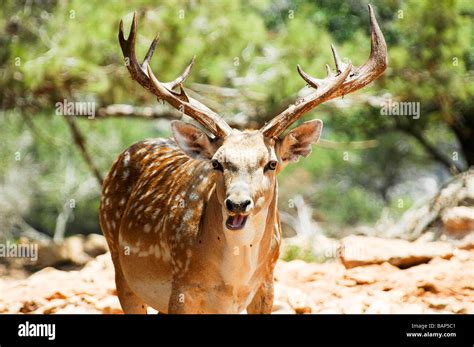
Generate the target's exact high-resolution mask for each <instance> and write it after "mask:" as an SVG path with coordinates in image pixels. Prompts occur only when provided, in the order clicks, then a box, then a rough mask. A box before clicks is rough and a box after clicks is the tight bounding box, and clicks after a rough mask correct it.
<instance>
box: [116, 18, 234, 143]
mask: <svg viewBox="0 0 474 347" xmlns="http://www.w3.org/2000/svg"><path fill="white" fill-rule="evenodd" d="M136 33H137V13H136V12H134V14H133V21H132V26H131V29H130V34H129V36H128V38H127V39H125V36H124V31H123V21H120V26H119V35H118V38H119V42H120V47H121V48H122V52H123V55H124V57H125V62H126V66H127V69H128V71H129V72H130V75H131V77H132V78H133V79H134V80H136V81H137V82H138V83H139V84H140V85H141V86H142V87H144V88H146V89H147V90H149V91H150V92H151V93H153V94H154V95H156V97H157V98H158V99H159V100H163V101H166V102H168V103H169V104H170V105H172V106H173V107H174V108H176V109H178V110H179V111H181V112H183V113H184V114H186V115H188V116H190V117H191V118H194V119H195V120H196V121H197V122H198V123H200V124H201V125H202V126H204V127H205V128H206V129H207V130H209V131H210V132H211V133H212V134H214V135H216V136H219V137H223V136H227V135H228V134H230V133H231V132H232V128H231V127H230V126H229V125H228V124H227V123H226V122H225V121H224V120H223V119H222V118H220V117H219V116H218V115H217V114H216V113H215V112H213V111H212V110H211V109H209V108H208V107H207V106H205V105H203V104H202V103H200V102H199V101H197V100H196V99H193V98H191V97H189V96H188V95H187V94H186V92H185V90H184V87H183V82H184V81H185V80H186V78H187V77H188V76H189V74H190V72H191V69H192V67H193V65H194V62H195V58H196V57H193V59H191V62H190V63H189V64H188V66H187V67H186V69H184V71H183V73H182V74H181V75H179V76H178V77H177V78H176V79H174V80H173V81H171V82H160V81H159V80H158V79H157V78H156V76H155V75H154V74H153V72H152V70H151V67H150V60H151V58H152V56H153V53H154V52H155V48H156V46H157V44H158V42H159V38H160V37H159V35H156V37H155V38H154V39H153V41H152V43H151V45H150V48H149V49H148V51H147V53H146V55H145V59H144V60H143V63H142V64H139V63H138V61H137V57H136V55H135V40H136ZM176 87H179V89H180V91H179V93H178V92H176V91H174V89H175V88H176Z"/></svg>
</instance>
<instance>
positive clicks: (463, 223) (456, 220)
mask: <svg viewBox="0 0 474 347" xmlns="http://www.w3.org/2000/svg"><path fill="white" fill-rule="evenodd" d="M441 220H442V221H443V225H444V229H445V233H447V234H449V235H453V236H457V235H464V234H466V233H469V232H472V231H474V208H473V207H467V206H457V207H452V208H448V209H446V210H445V211H444V212H443V215H442V217H441Z"/></svg>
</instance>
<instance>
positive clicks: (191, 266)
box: [100, 5, 387, 313]
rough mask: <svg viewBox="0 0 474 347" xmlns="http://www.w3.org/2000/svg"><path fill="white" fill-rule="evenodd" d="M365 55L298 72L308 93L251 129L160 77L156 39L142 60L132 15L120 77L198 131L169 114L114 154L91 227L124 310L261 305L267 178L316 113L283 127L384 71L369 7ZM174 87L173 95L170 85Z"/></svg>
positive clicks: (273, 208) (267, 301) (267, 252)
mask: <svg viewBox="0 0 474 347" xmlns="http://www.w3.org/2000/svg"><path fill="white" fill-rule="evenodd" d="M369 17H370V24H371V53H370V57H369V59H368V61H367V62H366V63H365V64H364V65H362V66H360V67H355V66H352V64H351V63H350V62H348V63H345V62H343V61H342V60H341V59H340V58H339V56H338V54H337V52H336V50H335V48H334V47H333V46H332V47H331V48H332V52H333V56H334V60H335V65H336V71H335V73H333V72H332V71H331V69H330V68H329V66H327V65H326V67H327V74H328V75H327V77H326V78H325V79H316V78H313V77H311V76H309V75H308V74H306V73H305V72H304V71H303V70H302V69H301V67H300V66H298V69H297V70H298V72H299V74H300V75H301V77H302V78H303V79H304V81H305V82H306V83H307V84H308V85H309V86H310V87H312V88H314V89H315V90H314V91H313V92H312V93H311V94H309V95H307V96H305V97H304V98H301V99H299V100H298V101H297V102H296V103H294V104H293V105H291V106H289V107H288V108H287V109H286V110H284V111H283V112H282V113H280V114H279V115H278V116H276V117H275V118H273V119H272V120H271V121H270V122H268V123H267V124H265V125H264V126H263V127H262V128H261V129H259V130H245V131H239V130H237V129H232V128H231V127H230V126H229V125H228V124H227V123H226V122H225V121H224V120H223V119H222V118H220V117H219V116H218V115H217V114H216V113H214V112H213V111H211V110H210V109H209V108H207V107H206V106H204V105H203V104H201V103H200V102H198V101H197V100H196V99H193V98H191V97H190V96H188V95H187V93H186V92H185V90H184V88H183V85H182V83H183V82H184V80H185V79H186V77H187V76H188V74H189V72H190V70H191V67H192V66H193V63H194V58H193V59H192V61H191V62H190V64H189V65H188V67H187V68H186V69H185V71H184V72H183V74H182V75H181V76H179V77H178V78H176V79H175V80H174V81H171V82H167V83H164V82H161V81H159V80H158V79H157V78H156V77H155V75H154V74H153V72H152V70H151V68H150V59H151V57H152V55H153V52H154V50H155V47H156V45H157V43H158V39H159V37H158V36H157V37H156V38H155V39H154V40H153V42H152V44H151V46H150V48H149V50H148V52H147V54H146V56H145V60H144V62H143V63H142V64H139V63H138V61H137V58H136V56H135V39H136V33H137V17H136V14H135V15H134V17H133V23H132V26H131V31H130V35H129V37H128V39H125V38H124V34H123V23H122V22H120V28H119V41H120V46H121V48H122V52H123V54H124V57H125V62H126V66H127V68H128V70H129V72H130V74H131V77H132V78H133V79H134V80H136V81H137V82H138V83H139V84H140V85H141V86H143V87H144V88H145V89H147V90H148V91H150V92H151V93H153V94H154V95H155V96H156V97H157V98H158V99H159V100H163V101H166V102H168V103H169V104H170V105H171V106H173V107H174V108H176V109H179V110H180V111H181V112H182V113H184V114H186V115H188V116H190V117H192V118H194V119H195V120H196V121H197V122H198V123H200V125H201V126H202V127H204V129H205V130H207V132H209V133H210V135H208V134H207V133H206V132H204V131H203V130H201V129H199V128H198V127H196V126H194V125H191V124H188V123H184V122H182V121H173V122H172V123H171V128H172V133H173V135H174V136H173V138H172V139H151V140H146V141H142V142H139V143H136V144H134V145H132V146H131V147H130V148H128V149H127V150H125V151H124V152H123V153H122V154H120V156H119V157H118V158H117V160H116V161H115V163H114V164H113V166H112V168H111V170H110V172H109V174H108V176H107V177H106V179H105V181H104V184H103V191H102V198H101V205H100V224H101V228H102V230H103V233H104V235H105V237H106V238H107V242H108V244H109V247H110V251H111V255H112V260H113V264H114V267H115V278H116V285H117V292H118V297H119V300H120V303H121V305H122V308H123V310H124V312H125V313H146V312H147V307H148V306H150V307H152V308H154V309H156V310H157V311H159V312H160V313H239V312H242V311H244V310H245V309H246V310H247V312H248V313H270V312H271V310H272V304H273V270H274V267H275V263H276V261H277V259H278V255H279V247H280V242H281V237H282V236H281V226H280V218H279V213H278V209H277V198H278V184H277V179H276V176H277V174H278V173H279V172H280V171H281V170H283V168H284V167H285V166H286V165H287V164H288V163H290V162H296V161H298V159H299V157H301V156H303V157H306V156H307V155H309V154H310V152H311V145H312V144H314V143H316V142H317V141H318V139H319V137H320V134H321V130H322V126H323V124H322V122H321V121H320V120H312V121H307V122H305V123H302V124H301V125H299V126H298V127H296V128H294V129H293V130H291V131H290V132H288V134H286V136H283V137H280V135H282V133H283V132H284V131H285V130H286V129H287V128H289V127H290V125H291V124H293V123H294V122H295V121H296V120H298V119H299V118H300V117H301V116H302V115H303V114H304V113H306V112H308V111H310V110H311V109H312V108H314V107H315V106H317V105H319V104H321V103H323V102H325V101H327V100H330V99H334V98H336V97H339V96H342V95H346V94H349V93H351V92H353V91H356V90H358V89H360V88H362V87H364V86H365V85H367V84H368V83H370V82H372V81H373V80H375V79H376V78H377V77H379V76H380V75H381V74H382V73H383V72H384V70H385V69H386V67H387V47H386V44H385V40H384V37H383V34H382V32H381V31H380V28H379V25H378V23H377V20H376V18H375V16H374V13H373V10H372V8H371V7H370V5H369ZM178 90H179V91H178Z"/></svg>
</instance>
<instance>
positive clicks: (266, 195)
mask: <svg viewBox="0 0 474 347" xmlns="http://www.w3.org/2000/svg"><path fill="white" fill-rule="evenodd" d="M369 17H370V25H371V53H370V57H369V59H368V61H367V62H366V63H365V64H363V65H362V66H360V67H356V66H353V65H352V64H351V63H350V62H349V63H344V62H343V61H342V60H341V59H340V58H339V55H338V53H337V51H336V49H335V48H334V46H332V47H331V48H332V52H333V56H334V60H335V65H336V69H335V72H332V71H331V69H330V68H329V66H328V65H326V68H327V77H326V78H324V79H316V78H313V77H311V76H310V75H308V74H307V73H305V72H304V71H303V70H302V68H301V67H300V66H299V65H298V66H297V71H298V73H299V74H300V76H301V77H302V78H303V80H304V81H305V82H306V83H307V84H308V85H309V86H310V87H312V88H314V92H313V93H311V94H310V95H308V96H306V97H304V98H301V99H299V100H298V101H296V103H294V104H292V105H290V106H289V107H288V108H287V109H286V110H284V111H283V112H282V113H280V114H279V115H277V116H276V117H275V118H273V119H272V120H271V121H270V122H268V123H267V124H265V125H264V126H263V127H262V128H261V129H258V130H245V131H239V130H237V129H232V128H231V127H230V126H229V125H228V124H227V123H226V122H225V121H224V120H223V119H222V118H220V117H219V116H218V115H217V114H216V113H215V112H213V111H212V110H210V109H209V108H207V107H206V106H204V105H203V104H202V103H200V102H199V101H197V100H195V99H193V98H191V97H190V96H188V95H187V93H186V92H185V90H184V88H183V82H184V80H185V79H186V77H187V76H188V75H189V73H190V71H191V68H192V66H193V64H194V58H193V59H192V60H191V62H190V64H189V65H188V66H187V68H186V69H185V70H184V72H183V73H182V74H181V75H180V76H179V77H178V78H176V79H175V80H174V81H171V82H161V81H159V80H158V79H157V78H156V77H155V75H154V74H153V72H152V70H151V67H150V59H151V57H152V55H153V52H154V50H155V48H156V45H157V43H158V41H159V36H156V38H155V39H154V40H153V42H152V44H151V46H150V48H149V50H148V52H147V54H146V56H145V59H144V61H143V63H142V64H139V63H138V61H137V58H136V56H135V39H136V30H137V18H136V14H135V15H134V17H133V23H132V27H131V31H130V35H129V37H128V39H127V40H125V38H124V34H123V23H122V22H120V30H119V41H120V45H121V48H122V51H123V54H124V57H125V60H126V65H127V68H128V70H129V72H130V74H131V76H132V78H133V79H135V80H136V81H137V82H138V83H139V84H140V85H142V86H143V87H144V88H146V89H147V90H149V91H150V92H151V93H153V94H154V95H155V96H156V97H157V98H158V100H163V101H166V102H167V103H169V104H170V105H171V106H173V107H174V108H176V109H178V110H180V111H181V112H182V113H184V114H186V115H188V116H190V117H192V118H193V119H195V120H196V121H197V122H198V123H199V124H200V125H201V126H202V127H204V129H205V130H207V132H209V133H210V135H208V134H207V133H206V132H204V131H203V130H201V129H199V128H198V127H196V126H194V125H191V124H188V123H185V122H182V121H174V122H172V125H171V126H172V132H173V135H174V139H175V141H176V143H177V144H178V146H179V147H180V148H181V149H182V151H183V152H184V153H186V154H187V155H188V156H189V157H191V158H194V159H196V160H204V161H208V162H209V164H210V165H212V168H213V175H214V177H215V181H216V191H217V195H218V199H219V203H220V205H221V210H222V217H223V218H222V220H223V221H225V222H224V223H225V228H226V229H227V230H240V229H243V228H244V227H245V225H246V222H247V219H248V218H252V216H253V215H255V214H258V213H259V212H260V211H261V210H262V209H264V208H266V207H268V205H269V204H270V202H271V201H272V199H273V198H274V195H275V191H276V186H277V182H276V175H277V174H278V173H279V172H280V171H281V170H282V169H283V168H284V167H285V166H286V165H287V164H288V163H290V162H296V161H298V159H299V158H300V157H306V156H308V155H309V154H310V153H311V146H312V144H315V143H316V142H317V141H318V139H319V137H320V135H321V131H322V128H323V123H322V121H321V120H312V121H308V122H305V123H303V124H301V125H299V126H298V127H296V128H294V129H293V130H291V131H290V132H288V133H287V134H286V135H284V136H282V134H283V132H284V131H285V130H286V129H288V128H289V127H290V126H291V125H292V124H293V123H294V122H295V121H297V120H298V119H299V118H301V117H302V116H303V114H305V113H306V112H308V111H310V110H311V109H313V108H314V107H316V106H317V105H319V104H321V103H323V102H325V101H327V100H331V99H334V98H336V97H339V96H342V95H345V94H349V93H351V92H354V91H356V90H358V89H360V88H362V87H364V86H365V85H367V84H369V83H370V82H372V81H373V80H375V79H376V78H377V77H378V76H380V75H381V74H382V73H383V72H384V70H385V69H386V67H387V47H386V44H385V40H384V37H383V34H382V32H381V31H380V28H379V26H378V23H377V20H376V18H375V16H374V13H373V9H372V7H371V6H370V5H369Z"/></svg>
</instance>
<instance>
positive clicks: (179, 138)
mask: <svg viewBox="0 0 474 347" xmlns="http://www.w3.org/2000/svg"><path fill="white" fill-rule="evenodd" d="M171 130H172V131H173V136H174V139H175V140H176V143H177V144H178V146H179V148H181V149H182V150H183V152H184V153H186V154H187V155H188V156H189V157H191V158H194V159H211V158H212V156H213V155H214V153H215V152H216V149H217V148H216V145H215V144H213V143H212V141H211V139H210V138H209V136H207V134H206V133H204V132H203V131H202V130H201V129H199V128H197V127H195V126H194V125H191V124H188V123H185V122H182V121H178V120H175V121H172V122H171Z"/></svg>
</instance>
